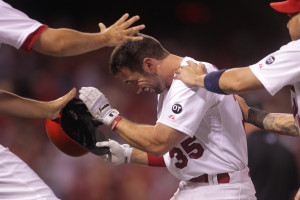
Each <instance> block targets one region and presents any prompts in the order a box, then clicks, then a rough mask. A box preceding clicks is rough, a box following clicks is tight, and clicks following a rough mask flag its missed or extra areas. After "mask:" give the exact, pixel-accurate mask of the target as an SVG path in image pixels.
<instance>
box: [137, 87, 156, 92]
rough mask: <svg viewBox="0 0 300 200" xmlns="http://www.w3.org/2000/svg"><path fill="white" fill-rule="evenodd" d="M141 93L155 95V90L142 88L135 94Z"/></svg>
mask: <svg viewBox="0 0 300 200" xmlns="http://www.w3.org/2000/svg"><path fill="white" fill-rule="evenodd" d="M141 92H150V93H155V90H154V89H153V88H149V87H143V88H139V89H138V91H137V94H140V93H141Z"/></svg>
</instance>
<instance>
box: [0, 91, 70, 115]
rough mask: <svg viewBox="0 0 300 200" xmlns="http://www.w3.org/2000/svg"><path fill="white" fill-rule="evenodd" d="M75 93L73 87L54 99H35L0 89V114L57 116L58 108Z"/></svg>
mask: <svg viewBox="0 0 300 200" xmlns="http://www.w3.org/2000/svg"><path fill="white" fill-rule="evenodd" d="M75 95H76V89H75V88H73V89H72V90H71V91H70V92H69V93H67V94H66V95H64V96H62V97H61V98H58V99H56V100H54V101H47V102H46V101H37V100H33V99H29V98H24V97H20V96H18V95H16V94H13V93H10V92H7V91H4V90H0V114H6V115H11V116H16V117H25V118H49V119H55V118H57V116H58V114H59V112H60V110H61V109H62V108H63V107H64V106H65V105H66V104H67V103H68V102H69V101H70V100H71V99H72V98H74V97H75Z"/></svg>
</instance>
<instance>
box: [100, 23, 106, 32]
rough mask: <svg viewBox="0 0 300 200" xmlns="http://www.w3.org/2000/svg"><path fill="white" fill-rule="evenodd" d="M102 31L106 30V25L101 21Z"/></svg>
mask: <svg viewBox="0 0 300 200" xmlns="http://www.w3.org/2000/svg"><path fill="white" fill-rule="evenodd" d="M99 27H100V32H103V31H105V30H106V26H105V25H104V24H103V23H99Z"/></svg>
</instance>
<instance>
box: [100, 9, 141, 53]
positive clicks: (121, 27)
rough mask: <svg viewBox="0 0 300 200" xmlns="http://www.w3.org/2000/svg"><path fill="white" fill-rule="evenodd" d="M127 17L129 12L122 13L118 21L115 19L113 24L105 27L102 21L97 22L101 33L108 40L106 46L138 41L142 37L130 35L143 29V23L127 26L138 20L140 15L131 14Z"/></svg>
mask: <svg viewBox="0 0 300 200" xmlns="http://www.w3.org/2000/svg"><path fill="white" fill-rule="evenodd" d="M128 17H129V14H127V13H126V14H124V15H123V16H122V17H121V18H120V19H119V20H118V21H116V22H115V23H114V24H113V25H111V26H110V27H108V28H106V26H105V25H104V24H103V23H99V27H100V30H101V34H105V35H106V38H107V41H108V42H107V46H109V47H113V46H117V45H119V44H122V43H123V42H129V41H139V40H142V39H143V38H142V37H134V36H130V35H131V34H133V33H137V32H138V31H140V30H142V29H144V28H145V25H138V26H134V27H131V28H128V27H130V26H131V25H132V24H133V23H134V22H136V21H137V20H139V19H140V17H139V16H133V17H131V18H130V19H128ZM127 19H128V20H127Z"/></svg>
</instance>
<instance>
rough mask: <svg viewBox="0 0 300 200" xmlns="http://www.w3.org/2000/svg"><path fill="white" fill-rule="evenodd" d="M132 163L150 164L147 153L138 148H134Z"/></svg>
mask: <svg viewBox="0 0 300 200" xmlns="http://www.w3.org/2000/svg"><path fill="white" fill-rule="evenodd" d="M130 163H134V164H138V165H148V157H147V153H146V152H144V151H141V150H138V149H136V148H133V150H132V154H131V158H130Z"/></svg>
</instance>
